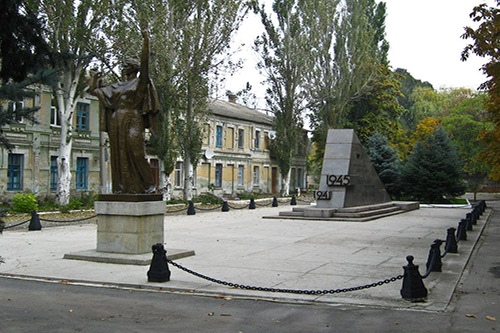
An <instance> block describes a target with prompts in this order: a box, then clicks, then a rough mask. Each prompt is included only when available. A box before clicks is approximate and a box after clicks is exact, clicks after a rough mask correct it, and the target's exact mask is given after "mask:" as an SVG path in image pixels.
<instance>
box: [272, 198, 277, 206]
mask: <svg viewBox="0 0 500 333" xmlns="http://www.w3.org/2000/svg"><path fill="white" fill-rule="evenodd" d="M272 206H273V207H278V199H277V198H276V197H273V204H272Z"/></svg>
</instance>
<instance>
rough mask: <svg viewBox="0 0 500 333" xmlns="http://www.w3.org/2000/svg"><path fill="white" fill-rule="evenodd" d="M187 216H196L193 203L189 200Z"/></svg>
mask: <svg viewBox="0 0 500 333" xmlns="http://www.w3.org/2000/svg"><path fill="white" fill-rule="evenodd" d="M187 214H188V215H195V214H196V210H195V209H194V203H193V202H192V201H191V200H190V201H189V206H188V210H187Z"/></svg>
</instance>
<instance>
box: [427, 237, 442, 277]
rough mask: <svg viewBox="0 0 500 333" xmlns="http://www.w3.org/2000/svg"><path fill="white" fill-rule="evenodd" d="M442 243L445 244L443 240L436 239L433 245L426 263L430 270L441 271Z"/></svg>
mask: <svg viewBox="0 0 500 333" xmlns="http://www.w3.org/2000/svg"><path fill="white" fill-rule="evenodd" d="M441 244H443V241H442V240H440V239H436V240H435V241H434V243H432V245H431V249H430V250H429V256H428V257H427V264H426V265H425V267H426V268H427V271H429V272H441V268H442V267H443V263H442V261H441Z"/></svg>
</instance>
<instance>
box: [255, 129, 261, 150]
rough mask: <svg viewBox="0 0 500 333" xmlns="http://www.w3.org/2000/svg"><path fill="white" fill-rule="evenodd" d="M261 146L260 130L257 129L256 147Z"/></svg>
mask: <svg viewBox="0 0 500 333" xmlns="http://www.w3.org/2000/svg"><path fill="white" fill-rule="evenodd" d="M259 148H260V131H259V130H256V131H255V149H259Z"/></svg>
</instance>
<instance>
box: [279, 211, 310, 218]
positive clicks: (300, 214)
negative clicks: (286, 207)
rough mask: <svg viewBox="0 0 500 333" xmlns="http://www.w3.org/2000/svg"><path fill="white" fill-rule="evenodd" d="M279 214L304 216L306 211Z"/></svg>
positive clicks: (281, 214)
mask: <svg viewBox="0 0 500 333" xmlns="http://www.w3.org/2000/svg"><path fill="white" fill-rule="evenodd" d="M279 216H297V217H298V216H304V212H303V211H302V212H295V211H292V212H280V214H279Z"/></svg>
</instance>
